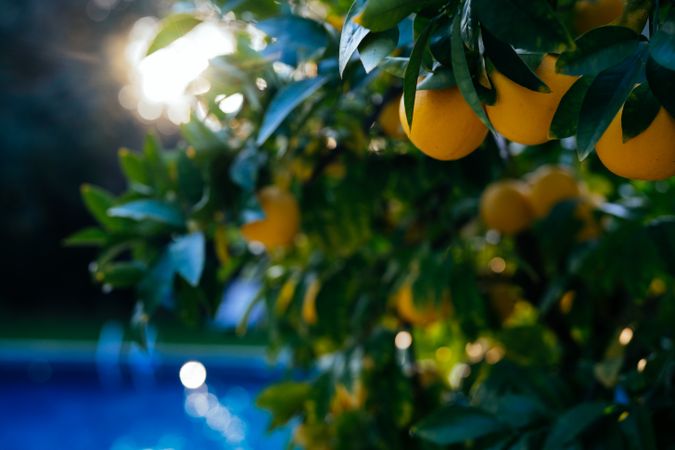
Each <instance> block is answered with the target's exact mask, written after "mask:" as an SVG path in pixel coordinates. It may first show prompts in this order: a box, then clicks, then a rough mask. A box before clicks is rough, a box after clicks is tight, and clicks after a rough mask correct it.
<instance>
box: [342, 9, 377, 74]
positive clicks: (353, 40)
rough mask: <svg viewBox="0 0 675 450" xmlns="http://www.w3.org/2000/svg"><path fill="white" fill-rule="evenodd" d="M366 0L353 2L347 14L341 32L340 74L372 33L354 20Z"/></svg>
mask: <svg viewBox="0 0 675 450" xmlns="http://www.w3.org/2000/svg"><path fill="white" fill-rule="evenodd" d="M364 1H365V0H356V1H355V2H354V3H352V6H351V8H349V12H347V15H346V16H345V24H344V26H343V27H342V33H341V34H340V51H339V53H338V67H339V70H340V76H342V74H343V73H344V71H345V68H346V67H347V64H348V63H349V60H350V59H351V57H352V55H353V54H354V52H355V51H356V49H357V48H358V47H359V44H360V43H361V41H362V40H363V39H364V38H365V37H366V36H367V35H368V33H370V30H368V29H367V28H364V27H362V26H361V25H359V24H357V23H355V22H354V16H356V14H357V13H358V12H359V11H360V10H361V7H362V6H363V3H364Z"/></svg>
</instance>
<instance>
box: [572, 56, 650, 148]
mask: <svg viewBox="0 0 675 450" xmlns="http://www.w3.org/2000/svg"><path fill="white" fill-rule="evenodd" d="M646 59H647V51H646V48H644V47H642V48H640V50H638V51H637V52H636V53H635V54H634V55H633V56H632V57H630V58H629V59H627V60H626V61H625V62H624V63H622V64H621V65H619V66H616V67H612V68H611V69H607V70H605V71H603V72H601V73H600V74H599V75H598V76H597V77H596V78H595V79H594V80H593V83H592V84H591V86H590V87H589V88H588V92H587V93H586V97H585V98H584V102H583V104H582V106H581V112H580V114H579V126H578V127H577V145H578V149H579V157H580V158H581V159H585V158H586V157H587V156H588V155H589V154H590V153H591V152H592V151H593V148H594V147H595V144H596V143H597V142H598V140H599V139H600V137H601V136H602V134H603V133H604V132H605V130H606V129H607V127H608V126H609V124H610V123H611V122H612V120H613V119H614V117H615V116H616V114H617V113H618V112H619V110H620V109H621V106H622V105H623V103H624V101H625V100H626V98H627V97H628V94H629V93H630V92H631V91H632V90H633V87H634V86H635V83H637V82H638V81H639V80H640V79H641V77H642V76H643V74H644V66H645V61H646Z"/></svg>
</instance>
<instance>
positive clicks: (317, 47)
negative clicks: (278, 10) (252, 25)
mask: <svg viewBox="0 0 675 450" xmlns="http://www.w3.org/2000/svg"><path fill="white" fill-rule="evenodd" d="M256 28H258V29H259V30H261V31H263V32H264V33H265V34H267V35H268V36H270V37H273V38H274V42H272V43H270V44H268V45H267V47H265V49H264V50H262V51H261V53H262V54H263V55H265V56H267V57H269V58H271V59H273V60H278V61H281V62H283V63H285V64H288V65H291V66H295V65H297V64H298V62H300V61H304V60H306V59H309V58H312V57H314V56H316V55H318V54H320V53H321V52H322V51H323V50H324V49H325V48H326V47H327V46H328V44H329V40H328V34H327V32H326V29H325V28H324V27H323V26H322V25H321V24H320V23H318V22H316V21H314V20H311V19H308V18H305V17H301V16H296V15H293V14H285V15H282V16H277V17H272V18H269V19H266V20H263V21H261V22H258V23H257V24H256Z"/></svg>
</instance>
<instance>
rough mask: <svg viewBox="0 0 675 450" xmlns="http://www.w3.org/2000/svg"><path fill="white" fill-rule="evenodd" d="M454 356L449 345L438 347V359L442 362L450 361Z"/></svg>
mask: <svg viewBox="0 0 675 450" xmlns="http://www.w3.org/2000/svg"><path fill="white" fill-rule="evenodd" d="M451 358H452V351H451V350H450V349H449V348H448V347H438V348H437V349H436V359H437V360H438V361H440V362H448V361H450V359H451Z"/></svg>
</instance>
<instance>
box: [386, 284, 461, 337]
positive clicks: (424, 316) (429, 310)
mask: <svg viewBox="0 0 675 450" xmlns="http://www.w3.org/2000/svg"><path fill="white" fill-rule="evenodd" d="M394 302H395V305H396V311H397V312H398V315H399V317H401V318H402V319H403V320H405V321H406V322H410V323H411V324H413V325H419V326H427V325H431V324H432V323H434V322H436V321H439V320H441V319H444V318H446V317H448V315H449V314H450V312H451V311H452V309H451V308H452V305H451V304H450V299H449V297H446V298H444V299H443V304H442V305H440V306H439V305H435V304H432V303H431V302H429V304H428V305H426V306H424V307H420V306H418V305H415V302H414V300H413V290H412V284H411V283H405V284H404V285H403V286H402V287H401V288H400V289H399V290H398V292H397V293H396V294H395V295H394Z"/></svg>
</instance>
